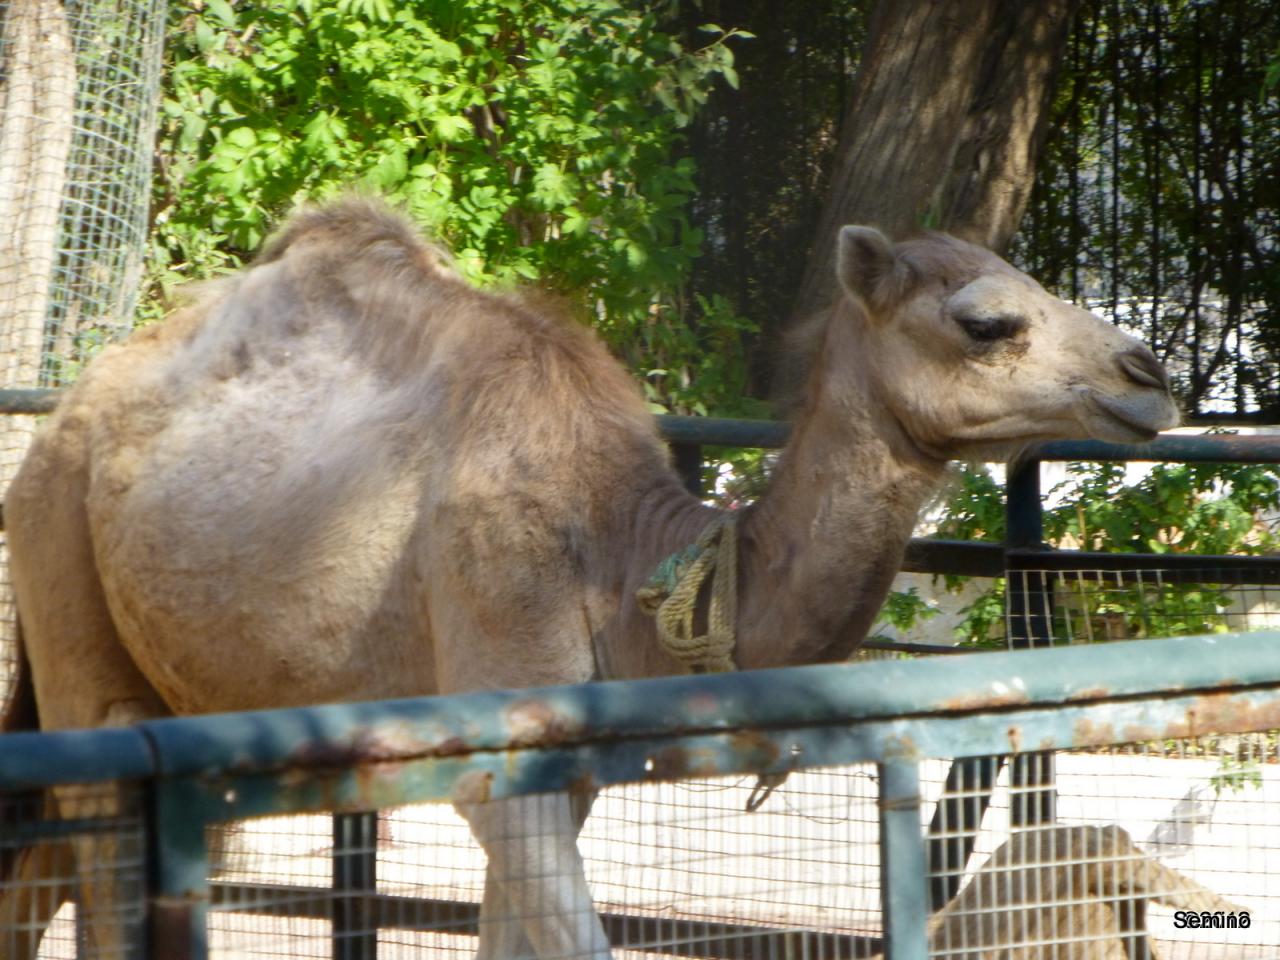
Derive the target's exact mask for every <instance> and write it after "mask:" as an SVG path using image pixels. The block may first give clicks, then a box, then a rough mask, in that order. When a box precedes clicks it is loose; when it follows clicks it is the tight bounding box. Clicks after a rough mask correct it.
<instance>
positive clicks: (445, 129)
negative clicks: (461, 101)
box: [435, 114, 475, 143]
mask: <svg viewBox="0 0 1280 960" xmlns="http://www.w3.org/2000/svg"><path fill="white" fill-rule="evenodd" d="M435 128H436V134H437V135H438V136H439V137H440V139H441V140H443V141H445V142H446V143H456V142H458V141H461V140H465V139H468V138H469V137H470V136H471V135H472V134H473V133H475V128H474V127H472V126H471V121H470V120H468V119H467V118H466V117H458V116H453V115H451V114H441V115H440V116H438V117H436V118H435Z"/></svg>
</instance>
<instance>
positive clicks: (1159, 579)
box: [0, 393, 1280, 960]
mask: <svg viewBox="0 0 1280 960" xmlns="http://www.w3.org/2000/svg"><path fill="white" fill-rule="evenodd" d="M51 399H52V398H51V396H50V395H48V394H33V393H26V394H8V395H5V396H0V403H8V404H9V406H10V408H16V407H19V406H20V407H22V408H23V409H26V410H32V411H34V410H39V409H42V408H44V407H46V406H47V405H48V404H49V403H50V402H51ZM663 429H664V431H665V432H666V434H667V436H668V438H669V439H670V440H672V441H673V442H674V443H677V444H683V445H684V447H683V449H682V448H681V447H677V454H678V459H680V460H681V461H682V462H683V463H685V464H686V465H687V466H688V467H690V469H689V472H688V478H689V482H690V484H691V485H692V483H693V482H694V480H695V478H696V476H697V471H696V466H697V465H698V463H699V461H700V457H701V454H700V452H699V451H697V450H696V449H691V447H693V446H696V445H697V444H700V443H738V444H759V445H767V446H776V445H780V444H781V443H782V442H783V441H784V440H785V435H786V427H785V425H779V424H745V423H730V424H723V423H720V424H717V423H710V424H708V423H706V422H702V421H694V420H681V419H667V420H664V421H663ZM1039 456H1040V457H1041V458H1053V457H1061V458H1064V459H1085V458H1089V459H1095V458H1097V459H1101V458H1117V459H1134V458H1150V459H1174V460H1178V459H1183V460H1236V461H1251V462H1274V461H1277V460H1280V444H1278V443H1277V441H1276V440H1273V439H1269V438H1233V437H1213V438H1166V439H1161V440H1160V441H1157V443H1155V444H1152V445H1150V446H1148V447H1145V448H1125V447H1112V446H1108V445H1102V444H1083V445H1081V444H1054V445H1050V446H1048V447H1046V448H1044V449H1042V450H1041V451H1040V452H1039ZM1038 474H1039V469H1038V466H1037V461H1034V460H1032V461H1028V462H1027V463H1026V464H1025V465H1024V466H1023V468H1022V469H1021V470H1020V471H1018V472H1016V473H1014V474H1013V475H1012V476H1011V477H1010V480H1009V486H1008V490H1009V496H1010V514H1009V521H1010V522H1009V530H1010V542H1009V543H1008V544H1005V545H996V544H984V545H973V544H955V543H950V544H948V543H937V542H930V541H917V542H915V543H914V544H913V546H912V549H911V551H910V553H909V556H908V561H907V565H908V566H909V567H911V568H913V569H917V570H934V571H947V572H956V573H968V574H976V575H987V576H993V575H1007V576H1008V577H1009V590H1008V597H1009V618H1008V629H1009V639H1010V642H1011V644H1012V645H1014V646H1019V647H1036V646H1048V645H1051V644H1052V645H1055V648H1054V649H1045V650H1022V651H1015V652H1009V653H997V654H983V655H980V656H966V657H945V658H930V659H916V660H909V661H890V662H884V663H871V664H852V665H833V666H822V667H810V668H800V669H793V670H785V671H764V672H756V673H750V674H743V675H735V676H717V677H686V678H672V679H667V680H656V681H643V682H631V683H610V684H597V685H587V686H582V687H573V688H562V689H552V690H546V689H544V690H535V691H525V692H519V693H507V694H475V695H468V696H461V697H448V698H432V699H423V700H417V701H405V702H400V703H391V704H357V705H351V706H345V707H328V708H316V709H314V710H295V711H282V712H273V713H261V714H244V715H229V716H224V717H202V718H191V719H182V720H172V721H161V722H156V723H151V724H146V725H143V726H141V727H138V728H135V729H131V730H126V731H99V732H86V733H59V734H50V735H25V734H24V735H15V736H11V737H6V738H3V739H0V794H3V797H4V800H3V801H2V802H0V873H2V874H4V875H6V876H8V878H9V879H8V880H7V881H6V882H5V883H4V884H3V886H2V887H0V890H2V891H3V895H0V957H22V958H24V960H25V958H27V957H37V956H38V957H41V958H48V960H55V958H63V957H72V956H86V957H126V956H127V957H134V956H148V957H157V958H169V957H197V958H198V957H202V956H205V955H212V956H215V957H219V958H235V960H240V958H246V960H247V958H255V960H256V958H259V957H278V956H288V957H311V956H315V957H337V958H345V960H356V958H372V957H375V956H377V957H382V958H384V960H385V958H387V957H420V956H436V955H445V954H448V955H461V954H472V953H475V952H477V950H478V951H479V955H480V956H483V957H508V956H510V957H515V956H540V957H543V958H550V957H552V956H574V955H592V956H597V957H598V956H601V955H602V954H603V952H604V951H605V949H606V947H605V944H606V943H607V944H608V945H609V947H610V948H611V949H612V952H613V954H614V955H615V956H618V957H633V956H640V955H652V956H659V955H665V956H672V955H675V956H699V957H729V958H738V957H742V958H746V957H814V958H825V957H833V958H834V957H864V958H870V957H874V956H879V955H882V954H883V955H887V956H890V957H923V956H931V957H947V958H956V960H959V958H985V957H1002V958H1003V957H1008V958H1033V957H1035V958H1038V957H1063V958H1076V957H1081V958H1083V957H1089V958H1092V957H1099V958H1111V957H1116V958H1121V957H1148V956H1159V957H1166V958H1172V957H1186V958H1195V960H1199V958H1210V960H1212V958H1218V957H1222V958H1226V957H1238V958H1264V957H1268V958H1269V957H1275V956H1280V873H1277V872H1276V871H1275V870H1274V868H1272V867H1269V864H1274V863H1275V862H1280V860H1278V859H1277V858H1280V821H1277V819H1276V817H1275V815H1274V811H1275V809H1277V806H1276V804H1277V801H1280V747H1278V738H1277V735H1276V732H1275V731H1276V729H1277V728H1278V727H1280V633H1276V632H1271V631H1261V632H1251V633H1230V634H1213V635H1207V636H1194V637H1180V638H1176V639H1157V640H1140V641H1132V640H1131V641H1129V642H1122V643H1106V644H1094V643H1090V644H1088V645H1081V644H1080V641H1082V640H1096V639H1099V638H1100V635H1099V631H1100V630H1101V629H1102V628H1103V626H1105V624H1106V623H1107V622H1108V621H1107V620H1106V619H1105V617H1100V616H1099V615H1098V613H1097V611H1098V609H1100V608H1101V607H1102V606H1107V605H1114V604H1116V603H1121V604H1128V605H1130V606H1131V607H1132V606H1134V605H1137V606H1138V607H1139V614H1140V616H1139V617H1138V618H1137V620H1136V621H1135V622H1136V623H1139V624H1141V625H1143V629H1142V631H1141V633H1140V634H1132V633H1131V635H1145V636H1159V635H1160V634H1161V633H1167V632H1184V631H1183V628H1182V627H1181V626H1179V624H1185V623H1188V622H1191V621H1190V620H1188V619H1187V618H1186V617H1183V618H1182V619H1181V620H1177V621H1176V622H1175V620H1174V619H1170V618H1171V617H1173V616H1174V615H1175V614H1176V612H1177V611H1176V606H1171V605H1170V604H1167V603H1161V602H1159V601H1160V597H1161V591H1173V592H1174V593H1175V594H1176V593H1177V590H1178V589H1181V588H1183V587H1185V586H1187V585H1189V584H1204V583H1216V584H1219V585H1223V586H1224V587H1226V588H1229V589H1231V590H1238V589H1239V588H1241V587H1242V586H1243V588H1244V589H1246V590H1249V591H1253V592H1255V593H1260V592H1265V591H1266V590H1267V589H1268V588H1274V584H1276V582H1277V580H1280V564H1278V563H1277V562H1276V561H1275V560H1274V559H1273V558H1264V559H1254V558H1240V557H1231V558H1206V557H1175V558H1170V557H1168V556H1167V555H1161V556H1159V557H1132V556H1129V557H1117V556H1114V555H1099V554H1087V553H1070V552H1065V551H1062V552H1047V551H1045V550H1043V549H1042V548H1041V545H1040V543H1039V492H1038ZM1100 597H1101V598H1103V602H1102V603H1101V604H1099V602H1098V598H1100ZM1143 603H1145V604H1146V605H1147V606H1146V608H1145V609H1143V608H1142V607H1141V605H1142V604H1143ZM1091 605H1092V606H1091ZM1264 605H1265V598H1264ZM1223 609H1224V610H1225V609H1226V607H1225V606H1223ZM1157 610H1159V611H1162V613H1161V617H1163V619H1161V617H1156V616H1154V612H1155V611H1157ZM1198 612H1202V611H1198ZM1257 625H1263V626H1266V625H1268V623H1267V621H1266V619H1265V617H1263V618H1261V619H1259V618H1256V617H1255V618H1253V619H1252V620H1251V619H1250V618H1243V619H1241V618H1240V617H1238V616H1237V618H1236V619H1234V620H1229V619H1223V620H1222V621H1221V622H1215V623H1214V624H1213V629H1222V628H1223V627H1227V628H1238V629H1244V628H1249V627H1252V626H1257ZM1108 636H1110V635H1108ZM1073 643H1074V645H1072V644H1073ZM1060 644H1067V646H1056V645H1060ZM782 774H786V777H785V779H783V778H782V777H781V775H782ZM761 777H764V778H766V779H763V780H762V779H761ZM780 779H781V781H782V782H781V783H779V782H778V781H779V780H780ZM71 784H80V785H82V786H80V787H76V788H73V787H71V786H69V785H71ZM49 786H51V787H55V788H56V789H55V791H54V793H53V795H52V796H53V800H52V802H53V803H56V805H57V808H58V813H57V816H55V815H54V812H53V807H52V806H50V805H49V804H50V803H51V801H50V800H49V799H48V797H49V795H47V794H46V795H42V794H41V793H40V792H39V791H40V789H41V788H44V787H49ZM42 797H43V798H42ZM507 798H518V799H513V800H512V799H507ZM519 798H523V799H519ZM592 799H594V803H591V802H590V801H591V800H592ZM482 800H484V801H489V802H490V803H491V804H493V806H492V809H498V807H499V806H501V804H503V803H508V804H512V803H514V804H516V805H517V806H516V807H514V808H511V807H508V809H509V810H511V809H514V810H515V811H516V815H515V816H511V815H508V816H507V817H506V819H505V820H504V821H503V822H504V823H505V826H504V832H503V833H502V837H501V841H500V843H499V846H498V848H497V849H500V850H501V851H502V853H501V854H500V855H499V856H498V858H497V859H496V860H495V859H494V850H495V848H494V847H493V845H492V844H493V837H492V831H490V834H489V838H490V848H489V855H490V856H489V858H488V859H486V855H485V853H484V852H483V851H482V850H481V848H480V847H479V846H478V845H477V843H476V841H475V839H474V837H473V834H472V831H471V829H470V827H469V826H468V821H467V818H466V817H464V816H462V815H460V812H461V813H466V812H467V811H468V810H470V811H472V812H474V810H475V809H476V807H475V806H474V804H475V803H476V802H478V801H482ZM588 806H589V807H590V815H589V816H586V817H585V823H582V824H581V832H580V834H579V833H578V828H579V824H580V822H581V818H583V817H584V816H585V814H586V811H587V808H588ZM575 834H577V840H576V843H575V842H574V836H575ZM68 841H70V842H68ZM33 843H34V844H35V846H34V847H32V846H31V845H32V844H33ZM490 873H493V874H495V880H496V881H497V884H496V886H493V887H492V888H491V891H490V892H489V893H486V886H485V880H486V875H487V874H490ZM584 877H585V880H586V883H587V884H588V886H587V887H586V888H585V889H588V890H589V891H590V895H589V899H586V900H584V899H583V898H581V897H578V898H577V899H574V898H573V897H572V896H570V897H569V898H568V899H565V894H564V890H565V889H569V890H573V889H582V888H581V887H580V886H579V885H580V884H581V882H582V879H583V878H584ZM507 889H512V890H515V891H519V895H518V896H513V897H511V898H510V899H508V900H506V901H503V900H501V899H497V898H499V897H500V891H502V890H507ZM494 891H498V892H494ZM65 900H75V901H76V906H75V907H68V906H65V905H64V903H63V902H64V901H65ZM486 901H491V902H489V904H488V907H487V908H486V907H485V906H484V904H485V903H486ZM1192 917H1194V922H1195V924H1196V925H1195V926H1192V925H1191V923H1192V919H1191V918H1192ZM1202 921H1203V923H1207V924H1210V926H1203V925H1201V924H1202ZM1213 924H1219V925H1218V926H1214V925H1213ZM1245 924H1247V926H1246V925H1245ZM557 931H559V932H558V933H557ZM557 937H558V939H557Z"/></svg>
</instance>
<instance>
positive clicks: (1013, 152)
mask: <svg viewBox="0 0 1280 960" xmlns="http://www.w3.org/2000/svg"><path fill="white" fill-rule="evenodd" d="M1078 6H1079V0H1025V2H1024V0H882V2H881V3H880V4H879V5H878V6H877V7H876V10H875V12H874V14H873V16H872V20H871V25H870V30H869V34H868V38H867V43H866V47H865V49H864V51H863V55H862V58H861V61H860V63H859V65H858V71H857V75H856V77H855V82H854V94H853V99H852V101H851V102H850V104H849V106H848V109H847V110H846V112H845V115H844V119H843V121H842V124H841V134H840V145H839V148H838V150H837V154H836V160H835V163H836V166H835V170H834V173H833V176H832V179H831V187H830V193H829V195H828V199H827V202H826V204H825V206H824V208H823V213H822V216H821V218H820V221H819V226H818V232H817V236H816V237H815V239H814V243H813V248H812V250H811V253H810V256H809V260H808V264H807V267H806V270H805V275H804V280H803V282H802V284H801V287H800V290H799V293H798V294H797V296H796V299H795V303H794V307H793V310H792V314H791V320H790V322H791V323H792V324H794V323H798V322H800V321H802V320H804V319H805V318H806V317H808V316H811V315H812V314H814V313H816V312H817V311H818V310H821V309H822V308H823V307H825V306H826V305H827V304H828V303H829V302H830V300H831V298H832V297H833V295H834V293H835V277H834V271H833V267H832V260H833V257H834V254H835V239H836V232H837V231H838V230H839V228H840V226H841V225H843V224H846V223H866V224H872V225H875V226H878V227H879V228H880V229H882V230H884V231H885V232H886V233H888V234H890V235H891V236H893V235H897V236H902V235H905V234H907V233H910V232H912V231H914V230H916V229H919V228H921V227H925V228H936V229H943V230H948V231H950V232H952V233H955V234H957V235H959V236H962V237H964V238H966V239H969V240H973V241H974V242H976V243H981V244H983V245H984V246H987V247H990V248H991V249H993V250H996V251H997V252H1003V251H1004V249H1005V247H1006V246H1007V245H1008V243H1009V240H1010V239H1011V238H1012V236H1013V234H1014V231H1015V230H1016V229H1017V226H1018V221H1019V220H1020V219H1021V217H1022V213H1023V210H1024V209H1025V207H1026V204H1027V200H1028V198H1029V196H1030V194H1031V186H1032V183H1033V181H1034V173H1035V160H1036V155H1037V153H1038V151H1039V147H1040V144H1041V141H1042V140H1043V132H1044V125H1045V123H1044V121H1045V117H1046V115H1047V113H1048V108H1049V105H1050V103H1051V101H1052V97H1053V89H1054V84H1055V82H1056V79H1057V75H1058V67H1059V64H1060V63H1061V61H1062V58H1063V54H1064V52H1065V50H1066V43H1067V37H1068V34H1069V31H1070V26H1071V21H1072V19H1073V18H1074V15H1075V12H1076V9H1077V8H1078Z"/></svg>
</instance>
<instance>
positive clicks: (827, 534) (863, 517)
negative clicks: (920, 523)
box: [737, 322, 946, 669]
mask: <svg viewBox="0 0 1280 960" xmlns="http://www.w3.org/2000/svg"><path fill="white" fill-rule="evenodd" d="M854 329H855V328H854V326H853V325H852V324H849V323H840V322H833V323H831V324H830V326H829V328H828V331H827V334H826V341H825V343H824V344H823V349H822V350H821V352H820V355H819V360H818V362H817V364H816V367H815V369H814V370H813V372H812V374H811V380H810V384H809V393H808V398H807V402H806V408H805V409H804V411H803V412H802V414H801V416H800V417H799V418H798V419H797V423H796V429H795V433H794V435H793V437H792V440H791V442H790V444H789V445H788V447H787V449H786V450H785V451H784V452H783V456H782V459H781V462H780V463H779V465H778V469H777V471H776V474H775V477H774V480H773V483H772V484H771V486H770V488H769V490H768V492H767V493H766V495H765V496H764V497H763V498H762V499H761V500H760V501H759V502H758V503H756V504H754V505H753V506H752V507H750V508H749V510H748V511H747V512H746V515H745V516H744V518H743V520H742V522H741V528H742V554H741V558H740V578H741V579H740V582H739V598H740V601H739V602H740V607H739V613H738V623H739V639H738V653H737V661H738V665H739V668H740V669H757V668H761V667H775V666H783V665H789V664H800V663H816V662H822V661H836V660H843V659H846V658H847V657H848V656H849V655H850V654H851V653H852V652H853V651H854V650H855V649H856V648H857V646H858V644H859V643H861V642H862V640H863V638H864V637H865V636H866V634H867V632H868V630H869V629H870V628H871V625H872V623H873V622H874V621H875V617H876V615H877V613H878V612H879V610H880V607H881V605H882V604H883V602H884V598H885V596H886V595H887V594H888V592H889V587H890V584H891V582H892V581H893V578H894V576H895V575H896V574H897V573H898V570H899V569H900V567H901V564H902V556H903V553H904V551H905V550H906V546H907V543H908V541H909V540H910V538H911V532H912V530H913V528H914V527H915V522H916V517H917V515H918V513H919V511H920V508H921V507H922V506H923V505H924V503H925V502H926V501H927V500H928V499H929V497H931V496H932V495H933V494H934V493H935V492H936V491H937V489H938V487H939V485H940V484H941V482H942V479H943V476H944V472H945V468H946V462H945V461H944V460H940V459H937V458H936V457H934V456H931V455H929V454H927V453H925V452H924V451H922V450H921V449H920V448H919V447H918V446H916V444H915V443H914V442H913V441H912V440H911V438H910V436H909V435H908V434H907V432H906V431H905V429H904V428H903V427H902V425H901V424H899V423H898V422H897V421H896V420H895V419H894V418H893V417H892V415H891V413H890V408H889V405H888V404H887V403H885V402H884V400H883V399H882V398H881V397H880V396H879V395H878V394H879V390H878V389H877V386H876V382H875V377H874V376H873V375H872V370H871V368H870V364H869V361H868V358H867V357H866V352H865V350H864V349H862V348H861V347H860V345H859V344H858V343H856V342H854V338H855V336H856V334H855V332H854Z"/></svg>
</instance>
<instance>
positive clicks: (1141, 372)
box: [1117, 347, 1169, 390]
mask: <svg viewBox="0 0 1280 960" xmlns="http://www.w3.org/2000/svg"><path fill="white" fill-rule="evenodd" d="M1117 362H1118V363H1119V364H1120V369H1121V370H1123V371H1124V374H1125V376H1127V377H1128V378H1129V379H1130V380H1132V381H1133V382H1134V383H1136V384H1138V385H1140V386H1143V387H1155V388H1156V389H1157V390H1168V389H1169V374H1168V373H1166V372H1165V369H1164V367H1163V366H1162V365H1161V364H1160V361H1159V360H1157V359H1156V355H1155V354H1154V353H1152V352H1151V351H1150V350H1148V349H1147V348H1146V347H1134V348H1133V349H1132V350H1126V351H1125V352H1124V353H1122V354H1120V356H1119V357H1118V358H1117Z"/></svg>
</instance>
